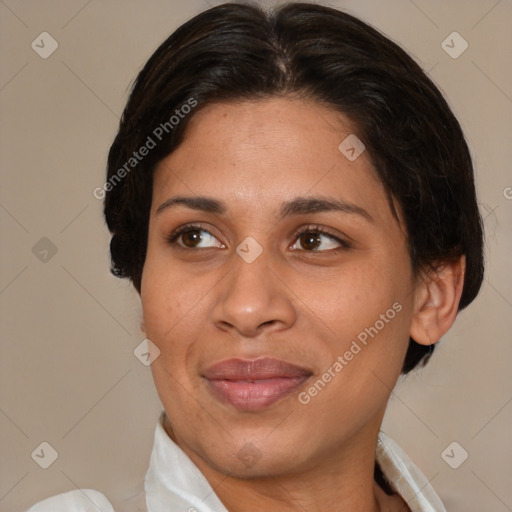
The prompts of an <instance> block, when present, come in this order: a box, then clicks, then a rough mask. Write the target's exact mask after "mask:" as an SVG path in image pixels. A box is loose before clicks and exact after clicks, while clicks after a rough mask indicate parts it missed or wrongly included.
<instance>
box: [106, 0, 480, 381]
mask: <svg viewBox="0 0 512 512" xmlns="http://www.w3.org/2000/svg"><path fill="white" fill-rule="evenodd" d="M279 95H282V96H285V95H288V96H289V95H294V96H299V97H304V98H307V99H308V100H313V101H318V102H321V103H323V104H326V105H328V106H329V107H330V108H332V109H335V110H337V111H339V112H342V113H344V114H345V115H347V116H348V117H349V118H350V119H351V120H352V121H353V123H354V125H355V126H356V133H357V137H358V138H359V139H360V140H361V141H362V142H363V143H364V144H365V146H366V150H367V151H368V154H369V156H370V158H371V161H372V163H373V165H374V167H375V170H376V172H377V174H378V176H379V178H380V179H381V181H382V183H383V185H384V187H385V190H386V192H387V194H388V198H389V199H390V206H391V208H392V211H393V213H394V214H395V216H396V211H395V208H394V203H395V202H396V203H397V204H398V205H399V207H400V210H401V212H402V215H403V218H404V222H405V227H406V230H407V238H408V245H409V252H410V256H411V261H412V265H413V269H414V271H415V272H418V271H420V270H421V269H424V268H435V267H436V265H438V264H439V263H442V262H443V261H447V260H453V259H456V258H458V257H460V256H461V255H466V273H465V281H464V289H463V292H462V298H461V301H460V304H459V309H462V308H464V307H466V306H467V305H468V304H469V303H470V302H471V301H472V300H473V299H474V298H475V296H476V295H477V293H478V291H479V289H480V286H481V283H482V279H483V272H484V264H483V233H482V221H481V217H480V214H479V211H478V205H477V200H476V193H475V185H474V177H473V167H472V162H471V157H470V154H469V150H468V147H467V144H466V141H465V139H464V135H463V133H462V130H461V127H460V125H459V123H458V121H457V119H456V118H455V116H454V115H453V113H452V112H451V110H450V108H449V106H448V104H447V103H446V101H445V99H444V97H443V95H442V94H441V92H440V91H439V90H438V88H437V87H436V86H435V85H434V84H433V83H432V81H431V80H430V79H429V78H428V76H427V75H426V74H425V73H424V72H423V71H422V70H421V68H420V67H419V66H418V64H416V62H414V60H413V59H412V58H411V57H409V55H408V54H407V53H406V52H404V51H403V50H402V49H401V48H400V47H399V46H398V45H396V44H395V43H393V42H392V41H390V40H389V39H388V38H387V37H385V36H384V35H382V34H381V33H380V32H378V31H377V30H375V29H374V28H372V27H370V26H369V25H367V24H366V23H364V22H362V21H361V20H359V19H357V18H355V17H353V16H351V15H349V14H346V13H344V12H341V11H339V10H336V9H332V8H329V7H323V6H320V5H315V4H307V3H289V4H285V5H282V6H280V7H279V8H277V9H275V10H273V11H270V12H266V11H264V10H263V9H261V8H260V7H259V6H257V5H253V4H250V3H244V4H242V3H227V4H223V5H220V6H217V7H214V8H212V9H209V10H207V11H204V12H202V13H200V14H199V15H197V16H195V17H194V18H192V19H191V20H189V21H188V22H186V23H185V24H183V25H182V26H180V27H179V28H178V29H177V30H176V31H175V32H174V33H173V34H172V35H171V36H170V37H169V38H168V39H167V40H166V41H164V42H163V43H162V44H161V46H160V47H159V48H158V49H157V50H156V51H155V53H154V54H153V55H152V56H151V58H150V59H149V60H148V61H147V63H146V64H145V66H144V68H143V69H142V71H141V72H140V73H139V75H138V77H137V79H136V81H135V83H134V86H133V89H132V92H131V95H130V98H129V100H128V103H127V105H126V108H125V110H124V113H123V116H122V119H121V122H120V126H119V133H118V134H117V136H116V138H115V140H114V142H113V144H112V147H111V148H110V153H109V156H108V172H107V182H106V183H105V187H104V190H105V192H106V194H105V205H104V206H105V209H104V213H105V218H106V221H107V225H108V228H109V230H110V231H111V233H112V241H111V244H110V250H111V257H112V272H113V273H114V274H115V275H116V276H119V277H128V278H130V279H131V281H132V283H133V285H134V286H135V288H136V289H137V291H139V292H140V284H141V276H142V269H143V266H144V260H145V254H146V246H147V235H148V225H149V212H150V207H151V198H152V184H153V169H154V168H155V165H156V164H157V163H158V162H159V161H160V160H162V159H163V158H164V157H166V156H167V155H169V154H170V153H171V152H172V151H174V150H175V149H176V148H177V147H178V145H179V144H180V142H181V141H182V140H183V137H184V134H185V128H186V126H187V123H188V121H189V120H190V118H191V117H192V116H193V115H194V113H195V112H197V111H199V110H200V109H201V108H202V107H204V106H205V105H207V104H210V103H213V102H216V101H230V100H253V99H264V98H268V97H271V96H279ZM187 105H188V106H187ZM192 105H194V108H189V107H191V106H192ZM186 106H187V107H186ZM150 139H151V141H152V142H153V143H154V144H150V141H149V140H150ZM149 146H151V147H150V148H149ZM142 147H147V148H149V150H148V151H144V153H145V156H144V157H143V158H142V157H140V155H139V153H138V151H139V149H140V148H142ZM135 155H136V156H135ZM139 157H140V158H139ZM432 350H433V346H423V345H420V344H418V343H416V342H415V341H414V340H413V339H411V340H410V345H409V348H408V351H407V354H406V357H405V361H404V365H403V370H402V371H403V372H404V373H406V372H408V371H410V370H411V369H412V368H414V367H415V366H417V365H418V364H419V363H420V362H423V363H424V362H426V360H428V357H429V356H430V354H431V353H432Z"/></svg>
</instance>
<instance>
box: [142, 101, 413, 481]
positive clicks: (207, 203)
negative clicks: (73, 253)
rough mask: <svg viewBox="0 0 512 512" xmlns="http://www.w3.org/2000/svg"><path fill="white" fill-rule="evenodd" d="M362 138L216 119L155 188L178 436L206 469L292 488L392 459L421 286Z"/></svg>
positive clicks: (199, 123)
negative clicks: (393, 426) (384, 425)
mask: <svg viewBox="0 0 512 512" xmlns="http://www.w3.org/2000/svg"><path fill="white" fill-rule="evenodd" d="M352 133H353V132H352V130H351V126H350V122H349V120H348V119H347V118H346V117H344V116H342V115H340V114H339V113H336V112H333V111H329V110H327V109H325V108H324V107H322V106H321V105H319V104H315V103H308V102H305V101H303V100H294V99H282V98H281V99H277V98H276V99H267V100H261V101H258V102H256V101H255V102H241V103H227V104H212V105H210V106H208V107H206V108H205V109H204V110H202V111H199V112H197V113H195V114H194V117H193V118H192V119H191V120H190V124H189V126H188V128H187V132H186V138H185V140H184V142H183V143H182V144H181V145H180V147H179V148H178V149H177V150H176V151H174V152H173V153H172V154H171V155H170V156H168V157H167V158H165V159H164V160H163V161H162V162H161V163H160V164H159V165H158V167H157V169H156V171H155V176H154V187H153V201H152V207H151V215H150V222H149V239H148V247H147V256H146V261H145V266H144V271H143V276H142V287H141V299H142V307H143V314H144V323H145V330H146V336H147V338H148V339H150V340H151V341H152V342H153V343H154V344H155V345H156V346H157V347H158V349H159V350H160V352H161V353H160V356H159V357H158V358H157V359H156V360H155V361H154V362H153V363H152V365H151V369H152V373H153V378H154V381H155V384H156V388H157V391H158V393H159V396H160V398H161V400H162V403H163V405H164V408H165V411H166V413H167V416H168V417H169V419H170V425H168V426H167V429H168V431H169V434H170V435H171V436H172V437H173V438H174V439H175V440H176V441H177V442H178V444H179V445H180V446H181V447H182V448H183V449H184V450H185V451H186V452H187V453H188V454H189V456H191V458H192V459H193V460H194V461H195V462H196V463H197V464H198V465H199V466H200V467H209V468H214V469H215V470H216V471H220V472H222V473H224V474H228V473H229V474H231V476H240V477H256V476H258V475H259V476H261V475H268V474H272V475H279V474H286V473H290V472H298V471H301V470H304V471H306V470H308V469H311V468H313V467H315V466H318V464H319V463H322V462H326V461H328V460H330V459H332V460H334V459H336V460H339V457H340V456H342V455H341V454H347V453H348V452H350V451H351V450H356V451H357V450H358V449H359V448H361V447H362V446H368V443H370V448H371V446H372V443H373V442H375V439H376V435H377V432H378V430H379V427H380V424H381V420H382V416H383V413H384V409H385V406H386V402H387V400H388V397H389V395H390V392H391V389H392V388H393V386H394V385H395V382H396V379H397V378H398V375H399V373H400V369H401V365H402V361H403V359H404V356H405V352H406V350H407V346H408V341H409V330H410V326H411V318H412V316H413V314H414V295H415V294H414V285H413V283H414V279H413V274H412V270H411V264H410V259H409V254H408V250H407V246H406V240H405V237H404V234H403V232H402V230H401V229H400V226H399V224H398V223H397V221H396V220H395V218H394V217H393V216H392V213H391V211H390V208H389V204H388V201H387V198H386V194H385V191H384V188H383V186H382V185H381V184H380V182H379V181H378V179H377V178H376V175H375V173H374V171H373V170H372V166H371V164H370V162H369V159H368V154H367V152H365V151H363V152H362V153H361V154H360V155H359V156H357V153H358V152H359V151H360V150H361V149H362V148H361V147H360V146H358V145H357V140H355V139H354V138H353V135H352V137H351V138H349V139H348V140H347V141H346V142H345V143H344V145H342V147H341V149H340V148H339V146H340V144H341V143H342V142H343V141H344V140H345V139H346V138H347V136H349V135H351V134H352ZM354 141H355V142H354ZM354 143H356V145H354ZM352 148H353V150H352ZM355 157H357V158H355ZM178 196H179V197H180V198H184V199H186V200H188V202H186V201H185V200H183V201H176V198H177V197H178ZM199 198H203V199H202V200H199ZM206 198H207V200H206ZM334 204H337V208H335V207H334V206H333V205H334ZM191 224H192V225H193V227H192V228H191V229H190V231H189V232H188V233H187V232H185V233H182V234H181V235H177V236H174V234H175V232H176V230H178V229H181V228H183V227H185V226H188V225H191ZM303 230H304V231H303ZM300 232H302V234H299V233H300ZM358 447H359V448H358Z"/></svg>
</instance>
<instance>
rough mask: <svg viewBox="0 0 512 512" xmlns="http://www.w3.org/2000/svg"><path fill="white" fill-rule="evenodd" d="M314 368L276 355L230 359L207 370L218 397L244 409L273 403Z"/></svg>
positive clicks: (210, 387) (208, 379) (209, 382)
mask: <svg viewBox="0 0 512 512" xmlns="http://www.w3.org/2000/svg"><path fill="white" fill-rule="evenodd" d="M311 375H312V372H311V371H310V370H308V369H306V368H302V367H300V366H297V365H293V364H291V363H287V362H286V361H281V360H279V359H272V358H266V357H265V358H260V359H252V360H248V359H227V360H225V361H221V362H220V363H216V364H214V365H213V366H210V367H209V368H207V369H206V371H205V372H204V373H203V377H204V378H205V379H206V382H207V383H208V387H209V389H210V391H211V392H212V394H213V395H214V397H215V398H216V399H217V400H220V401H221V402H223V403H228V404H231V405H232V406H234V407H235V408H237V409H239V410H243V411H257V410H261V409H264V408H266V407H269V406H270V405H272V404H274V403H275V402H277V401H278V400H281V399H282V398H284V397H286V396H288V395H290V394H291V393H293V392H294V391H296V390H297V389H298V388H299V387H300V386H302V384H303V383H304V382H305V381H306V380H308V379H309V377H311Z"/></svg>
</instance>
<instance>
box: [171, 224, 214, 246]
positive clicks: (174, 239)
mask: <svg viewBox="0 0 512 512" xmlns="http://www.w3.org/2000/svg"><path fill="white" fill-rule="evenodd" d="M201 233H206V236H204V235H202V234H201ZM209 240H210V241H213V240H217V239H216V238H215V237H214V236H213V235H212V234H211V233H210V232H209V231H207V230H206V229H204V228H203V227H202V226H198V225H195V224H188V225H186V226H182V227H180V228H178V229H176V230H175V231H173V232H172V233H171V234H170V235H169V237H168V238H167V241H168V242H169V243H170V244H173V245H178V246H179V247H181V248H184V249H209V248H211V247H219V248H223V247H224V245H223V244H221V243H220V242H219V241H218V240H217V242H218V243H216V244H215V243H214V245H206V246H201V245H199V244H202V243H208V241H209ZM180 242H181V243H180Z"/></svg>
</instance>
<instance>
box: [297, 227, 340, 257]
mask: <svg viewBox="0 0 512 512" xmlns="http://www.w3.org/2000/svg"><path fill="white" fill-rule="evenodd" d="M295 238H296V239H297V242H296V243H295V245H297V244H299V245H300V247H295V246H294V247H293V248H294V249H300V250H304V251H306V252H327V251H331V250H337V249H349V248H350V244H349V243H348V242H345V241H344V240H342V239H340V238H339V237H337V236H335V235H334V234H332V233H330V232H328V231H327V230H326V229H325V228H323V227H321V226H307V227H306V228H304V229H302V230H300V231H299V232H298V233H296V235H295ZM319 247H322V249H319Z"/></svg>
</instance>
